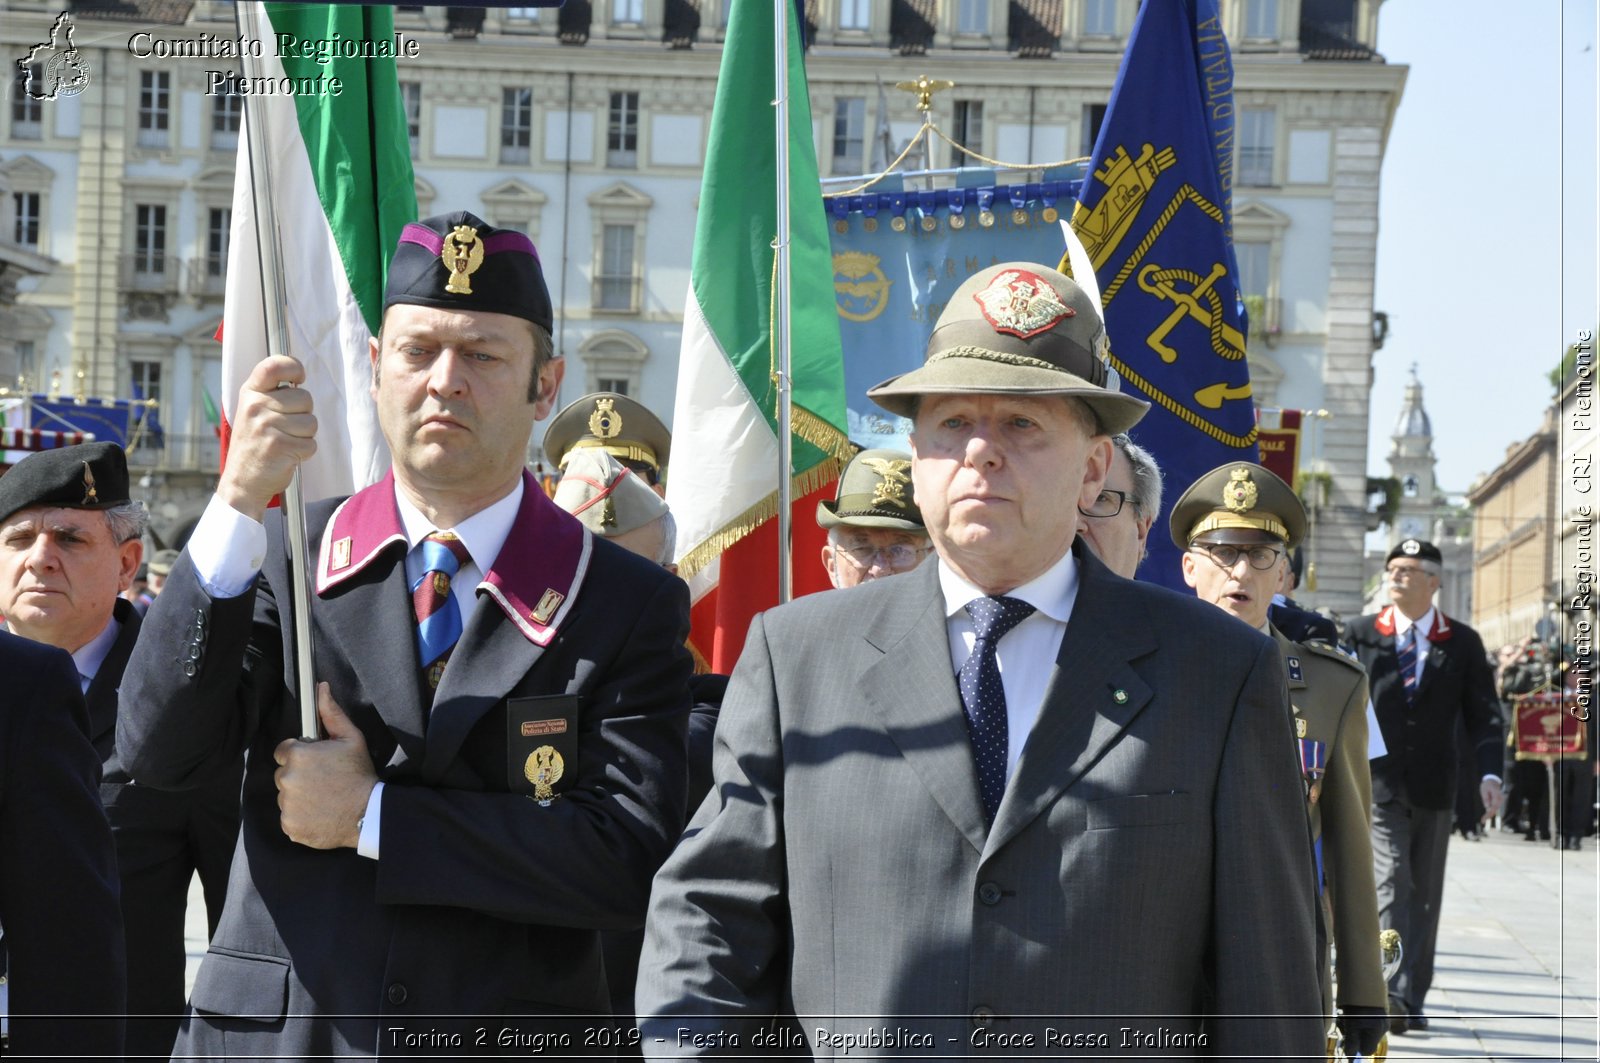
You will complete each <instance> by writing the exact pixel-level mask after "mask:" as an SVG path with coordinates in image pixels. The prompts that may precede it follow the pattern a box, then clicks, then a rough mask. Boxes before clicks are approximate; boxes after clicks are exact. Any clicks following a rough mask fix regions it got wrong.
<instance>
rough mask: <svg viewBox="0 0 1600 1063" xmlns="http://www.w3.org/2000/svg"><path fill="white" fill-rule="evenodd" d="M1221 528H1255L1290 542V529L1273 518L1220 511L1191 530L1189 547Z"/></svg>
mask: <svg viewBox="0 0 1600 1063" xmlns="http://www.w3.org/2000/svg"><path fill="white" fill-rule="evenodd" d="M1220 528H1253V529H1255V530H1256V531H1264V532H1266V533H1267V534H1268V535H1276V536H1277V537H1278V538H1279V539H1282V540H1283V541H1284V542H1286V543H1287V542H1288V541H1289V529H1287V528H1285V527H1284V526H1283V525H1282V524H1281V523H1279V522H1278V521H1276V520H1274V519H1273V518H1272V517H1251V516H1246V515H1245V514H1242V513H1229V512H1227V511H1226V510H1220V509H1219V510H1216V511H1215V512H1213V513H1211V514H1209V515H1207V516H1205V517H1202V518H1201V519H1200V522H1199V523H1198V524H1196V525H1195V526H1194V527H1193V528H1191V529H1190V530H1189V545H1191V546H1193V545H1194V541H1195V540H1196V539H1198V538H1200V536H1202V535H1204V534H1205V533H1206V532H1209V531H1217V530H1218V529H1220Z"/></svg>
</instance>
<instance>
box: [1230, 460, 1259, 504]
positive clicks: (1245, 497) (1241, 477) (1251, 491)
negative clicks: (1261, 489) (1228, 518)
mask: <svg viewBox="0 0 1600 1063" xmlns="http://www.w3.org/2000/svg"><path fill="white" fill-rule="evenodd" d="M1222 504H1223V505H1224V506H1226V507H1228V509H1230V510H1232V511H1233V512H1235V513H1244V512H1246V511H1248V510H1252V509H1255V508H1256V485H1255V481H1253V480H1251V479H1250V470H1249V469H1246V468H1243V467H1240V468H1237V469H1235V470H1233V472H1232V473H1231V474H1230V475H1229V476H1228V482H1227V483H1226V484H1224V485H1223V486H1222Z"/></svg>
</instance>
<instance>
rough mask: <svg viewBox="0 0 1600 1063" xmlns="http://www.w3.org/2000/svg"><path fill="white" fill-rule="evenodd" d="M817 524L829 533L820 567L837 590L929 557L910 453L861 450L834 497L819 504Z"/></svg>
mask: <svg viewBox="0 0 1600 1063" xmlns="http://www.w3.org/2000/svg"><path fill="white" fill-rule="evenodd" d="M817 524H818V526H820V527H822V528H825V529H827V532H828V541H827V542H826V543H825V544H823V547H822V566H823V567H824V568H826V569H827V570H828V579H829V580H831V581H832V582H833V585H834V586H835V587H854V586H855V585H856V584H858V583H864V582H866V581H867V580H869V579H878V578H880V577H883V576H890V575H893V574H894V573H896V572H909V571H910V570H911V569H913V568H916V567H917V565H918V564H920V563H921V562H922V559H923V558H924V557H927V556H928V530H927V529H926V528H924V527H923V526H922V512H921V510H919V509H917V500H916V496H915V492H914V491H913V489H912V485H911V455H910V454H907V453H905V452H904V451H900V450H863V451H861V452H860V453H859V454H857V455H856V456H855V457H853V458H851V459H850V462H849V464H847V465H846V466H845V467H844V471H843V472H842V473H840V474H839V487H838V490H837V491H836V492H835V493H834V497H833V498H832V499H823V500H822V501H820V502H818V503H817Z"/></svg>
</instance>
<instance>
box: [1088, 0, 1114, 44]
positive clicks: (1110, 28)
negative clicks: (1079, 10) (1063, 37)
mask: <svg viewBox="0 0 1600 1063" xmlns="http://www.w3.org/2000/svg"><path fill="white" fill-rule="evenodd" d="M1083 35H1084V36H1085V37H1115V36H1116V35H1117V0H1083Z"/></svg>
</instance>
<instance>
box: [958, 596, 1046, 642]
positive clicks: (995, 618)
mask: <svg viewBox="0 0 1600 1063" xmlns="http://www.w3.org/2000/svg"><path fill="white" fill-rule="evenodd" d="M967 615H968V616H970V617H972V627H973V629H974V630H975V631H976V632H977V634H978V641H979V642H985V641H990V642H998V641H999V640H1000V639H1002V638H1005V635H1006V632H1008V631H1010V630H1011V629H1012V628H1014V627H1016V626H1017V625H1018V624H1020V623H1022V622H1023V621H1024V620H1026V619H1028V617H1030V616H1032V615H1033V606H1031V605H1029V604H1028V603H1027V602H1025V601H1023V600H1022V599H1020V598H974V599H972V601H970V602H968V603H967Z"/></svg>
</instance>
